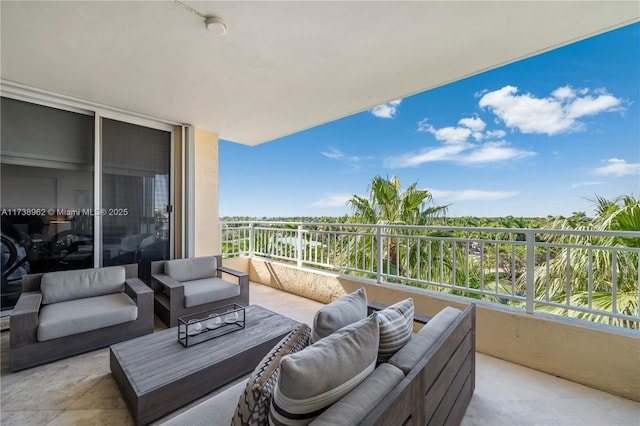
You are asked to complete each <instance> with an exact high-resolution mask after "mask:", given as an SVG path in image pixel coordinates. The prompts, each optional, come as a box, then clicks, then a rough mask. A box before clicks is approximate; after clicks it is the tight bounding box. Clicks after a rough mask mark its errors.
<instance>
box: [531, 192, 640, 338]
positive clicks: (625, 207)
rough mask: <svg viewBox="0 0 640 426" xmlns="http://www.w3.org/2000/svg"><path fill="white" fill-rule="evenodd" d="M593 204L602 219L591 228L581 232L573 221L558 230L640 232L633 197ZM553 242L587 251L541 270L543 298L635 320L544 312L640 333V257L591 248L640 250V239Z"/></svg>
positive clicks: (564, 252) (565, 253) (567, 252)
mask: <svg viewBox="0 0 640 426" xmlns="http://www.w3.org/2000/svg"><path fill="white" fill-rule="evenodd" d="M592 201H593V202H594V204H595V207H596V216H595V218H594V219H593V220H592V221H591V222H590V223H588V224H585V223H584V222H583V221H581V222H579V225H578V226H572V225H575V223H576V222H575V221H574V220H572V219H573V218H569V219H565V220H563V221H559V222H556V223H555V225H556V227H559V228H562V229H580V230H597V231H639V230H640V200H639V199H636V198H634V197H633V196H621V197H617V198H615V199H613V200H607V199H604V198H601V197H597V196H596V198H595V199H594V200H592ZM548 241H549V242H550V243H558V244H571V245H577V246H582V247H585V248H571V249H570V248H563V249H560V251H559V252H558V253H555V255H554V257H553V258H551V259H550V260H549V261H548V262H546V263H543V264H541V265H540V266H538V267H536V270H535V289H536V297H537V298H540V299H545V298H546V294H547V293H548V294H549V300H550V301H552V302H558V303H566V301H567V300H569V303H570V304H571V305H572V306H576V307H588V306H589V301H590V303H591V308H592V309H595V310H601V311H604V312H611V313H613V314H622V315H628V316H630V318H629V320H624V319H622V320H621V319H618V318H610V317H609V316H607V315H599V314H596V313H586V312H581V311H576V310H569V309H565V308H557V307H545V308H543V310H545V311H550V312H553V313H556V314H560V315H565V316H572V317H576V318H581V319H586V320H591V321H596V322H601V323H609V324H613V325H619V326H624V327H632V328H638V314H639V313H638V252H632V251H629V250H610V249H608V250H600V249H591V248H589V247H597V246H599V247H622V248H628V247H632V248H640V239H638V238H628V237H612V236H593V235H591V236H588V235H572V236H566V235H557V236H551V237H549V239H548ZM614 253H615V254H614ZM547 263H548V264H547ZM547 269H548V271H549V272H548V274H547ZM590 271H591V272H590ZM589 274H591V276H589ZM567 276H569V277H571V282H570V293H569V294H567ZM547 277H548V278H547ZM614 278H615V280H614ZM589 279H591V298H589ZM521 284H522V283H521ZM614 294H615V299H614ZM614 300H615V309H614ZM633 317H635V320H634V319H633Z"/></svg>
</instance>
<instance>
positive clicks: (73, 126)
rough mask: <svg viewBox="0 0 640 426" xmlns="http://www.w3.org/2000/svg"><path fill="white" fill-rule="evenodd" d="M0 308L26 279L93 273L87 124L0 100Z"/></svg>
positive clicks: (74, 116) (77, 117) (86, 118)
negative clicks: (85, 270) (38, 275)
mask: <svg viewBox="0 0 640 426" xmlns="http://www.w3.org/2000/svg"><path fill="white" fill-rule="evenodd" d="M1 102H2V104H1V106H0V108H1V109H2V115H1V129H2V130H1V134H0V138H1V139H2V145H1V156H0V159H1V162H2V168H1V179H0V182H1V192H0V194H1V195H0V208H1V210H2V246H1V248H2V309H10V308H12V307H13V305H14V304H15V302H16V301H17V297H18V296H19V295H20V292H21V285H20V280H21V278H22V276H23V275H25V274H28V273H32V274H33V273H40V272H50V271H60V270H68V269H80V268H91V267H93V263H94V261H93V250H94V248H93V228H94V216H93V200H94V197H93V178H94V173H93V162H94V149H93V147H94V117H93V116H91V115H85V114H79V113H75V112H70V111H65V110H60V109H57V108H51V107H47V106H43V105H37V104H33V103H29V102H23V101H19V100H15V99H9V98H2V100H1Z"/></svg>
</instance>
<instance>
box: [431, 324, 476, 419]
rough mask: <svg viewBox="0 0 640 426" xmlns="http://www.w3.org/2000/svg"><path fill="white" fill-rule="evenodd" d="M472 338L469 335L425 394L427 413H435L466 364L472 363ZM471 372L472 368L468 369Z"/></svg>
mask: <svg viewBox="0 0 640 426" xmlns="http://www.w3.org/2000/svg"><path fill="white" fill-rule="evenodd" d="M470 350H471V336H470V334H467V337H466V338H465V340H463V342H462V344H461V345H460V346H459V347H458V349H457V350H456V351H455V352H454V353H453V354H452V356H451V359H450V360H449V362H448V363H447V364H446V366H445V367H444V369H443V370H442V372H441V373H440V375H439V376H438V378H437V379H436V381H435V382H434V383H433V386H431V388H429V389H428V390H427V392H426V393H425V394H424V407H425V408H424V410H425V413H433V412H434V411H435V410H436V409H437V408H438V405H439V404H440V401H442V399H443V398H444V397H445V395H446V394H447V392H448V390H449V387H450V386H451V383H452V382H453V380H454V378H455V377H456V375H457V374H458V372H459V371H460V370H461V369H462V368H463V366H464V365H465V363H469V362H470V358H471V356H472V355H471V354H470ZM468 369H469V370H471V366H470V365H469V367H468Z"/></svg>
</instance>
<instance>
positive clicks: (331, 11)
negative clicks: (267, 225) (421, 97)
mask: <svg viewBox="0 0 640 426" xmlns="http://www.w3.org/2000/svg"><path fill="white" fill-rule="evenodd" d="M185 3H186V4H188V5H189V6H190V7H191V8H193V9H195V10H197V11H198V12H200V13H201V14H203V15H217V16H220V17H221V18H222V19H224V21H225V22H226V23H227V25H228V28H229V30H228V33H227V34H226V35H225V36H215V35H213V34H211V33H208V32H207V30H206V28H205V26H204V23H203V21H202V19H201V18H200V17H198V16H197V15H195V14H193V13H191V12H189V11H187V10H186V9H185V8H183V7H181V6H180V5H179V4H176V3H175V2H172V1H111V2H95V1H86V2H67V1H45V2H37V1H17V2H7V1H2V2H1V3H0V14H1V62H0V65H1V71H2V79H4V80H6V81H11V82H17V83H21V84H26V85H29V86H34V87H37V88H42V89H46V90H49V91H52V92H56V93H60V94H64V95H68V96H73V97H77V98H81V99H84V100H89V101H93V102H98V103H101V104H104V105H108V106H112V107H117V108H122V109H125V110H129V111H133V112H136V113H140V114H145V115H149V116H153V117H157V118H163V119H167V120H171V121H175V122H180V123H187V124H191V125H193V126H195V127H197V128H201V129H204V130H208V131H212V132H215V133H218V134H219V136H220V137H221V138H223V139H227V140H231V141H234V142H239V143H243V144H247V145H256V144H259V143H262V142H266V141H270V140H273V139H276V138H278V137H281V136H285V135H289V134H292V133H295V132H297V131H300V130H304V129H308V128H311V127H314V126H316V125H319V124H322V123H326V122H329V121H332V120H335V119H338V118H341V117H344V116H347V115H350V114H353V113H356V112H359V111H363V110H366V109H369V108H371V107H373V106H375V105H378V104H380V103H384V102H386V101H391V100H395V99H398V98H402V97H406V96H408V95H411V94H415V93H419V92H422V91H424V90H427V89H431V88H434V87H437V86H441V85H443V84H446V83H449V82H452V81H456V80H459V79H461V78H464V77H467V76H470V75H473V74H477V73H480V72H483V71H486V70H489V69H492V68H495V67H497V66H500V65H504V64H507V63H510V62H513V61H516V60H518V59H522V58H525V57H528V56H532V55H535V54H538V53H541V52H544V51H548V50H550V49H553V48H556V47H559V46H562V45H565V44H568V43H571V42H573V41H576V40H580V39H583V38H586V37H589V36H592V35H595V34H599V33H602V32H605V31H608V30H611V29H614V28H617V27H620V26H624V25H627V24H630V23H633V22H637V21H638V19H639V17H640V3H639V2H637V1H628V2H623V1H563V2H561V1H530V2H527V1H508V2H505V1H497V2H488V1H439V2H437V1H414V2H400V1H377V2H373V1H351V2H330V1H324V2H311V1H295V2H275V1H257V2H242V1H233V2H232V1H227V2H213V1H208V2H198V1H186V2H185Z"/></svg>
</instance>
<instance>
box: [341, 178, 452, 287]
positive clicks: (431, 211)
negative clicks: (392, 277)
mask: <svg viewBox="0 0 640 426" xmlns="http://www.w3.org/2000/svg"><path fill="white" fill-rule="evenodd" d="M417 186H418V183H417V182H414V183H412V184H411V185H409V187H408V188H407V189H405V190H403V189H402V187H401V185H400V180H399V179H398V178H397V177H396V176H393V177H391V178H389V177H387V178H383V177H381V176H376V177H374V178H373V179H372V180H371V183H370V185H369V188H368V190H369V198H364V197H361V196H359V195H353V197H352V198H351V199H350V200H349V201H348V204H349V205H350V206H351V208H352V211H353V216H352V217H351V218H350V222H352V223H361V224H377V225H427V224H428V223H429V220H430V219H431V218H433V217H437V216H439V215H442V214H444V213H445V212H446V209H447V207H448V206H429V205H428V204H429V203H431V202H432V201H433V199H432V196H431V192H429V191H428V190H426V189H418V188H417ZM371 232H372V230H371ZM385 234H386V237H385V239H384V241H383V244H382V246H383V250H384V253H383V259H384V261H383V264H384V266H383V267H384V270H385V272H387V273H390V274H397V275H404V274H405V272H407V269H410V268H412V267H415V264H416V262H417V256H419V255H416V253H418V251H417V249H416V248H415V244H416V241H417V240H416V239H406V240H402V239H401V237H399V236H396V234H398V232H396V230H395V229H393V228H389V229H387V230H386V231H385ZM400 234H402V235H407V231H406V230H402V231H401V232H400ZM351 244H352V246H353V247H355V246H359V247H366V249H365V250H366V251H365V252H367V253H371V252H372V250H371V249H373V248H372V247H370V246H371V244H374V239H373V238H371V237H366V236H363V237H359V238H357V239H355V240H353V241H352V242H351ZM371 261H372V259H369V262H371ZM407 265H408V267H407ZM372 266H373V269H374V270H375V268H376V265H372Z"/></svg>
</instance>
